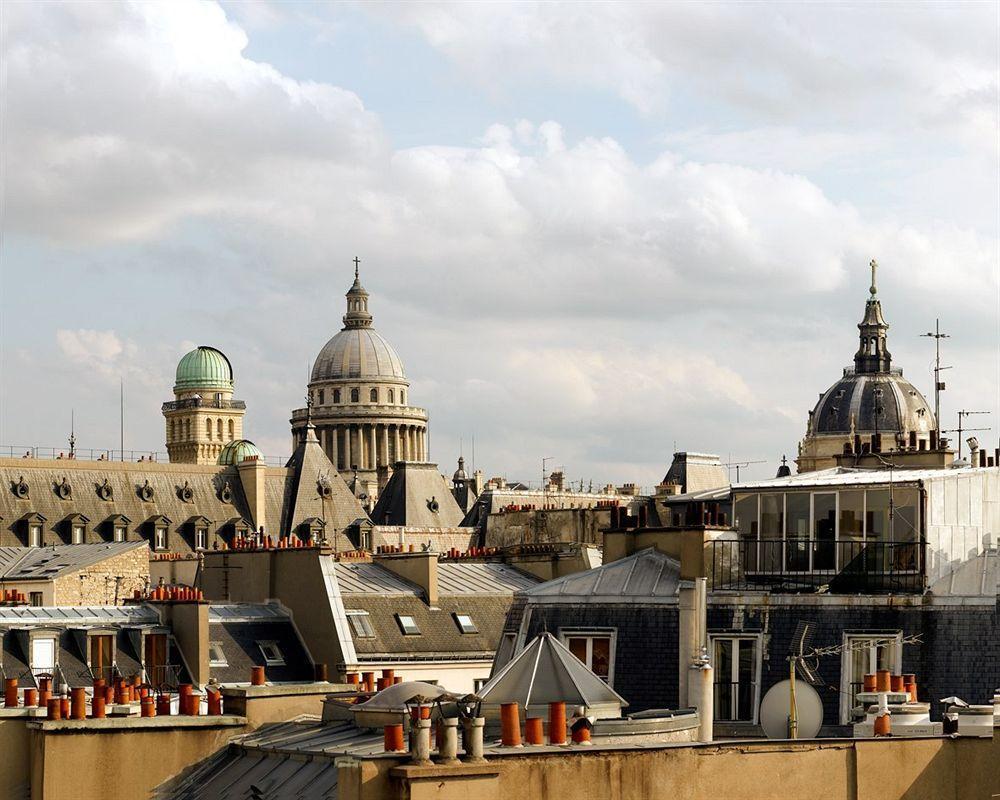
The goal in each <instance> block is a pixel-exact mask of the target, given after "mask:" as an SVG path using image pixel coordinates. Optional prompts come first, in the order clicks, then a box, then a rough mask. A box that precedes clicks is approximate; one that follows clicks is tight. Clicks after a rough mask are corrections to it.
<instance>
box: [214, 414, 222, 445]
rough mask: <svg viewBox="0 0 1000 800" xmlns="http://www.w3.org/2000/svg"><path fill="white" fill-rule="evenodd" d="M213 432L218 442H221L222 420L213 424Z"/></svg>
mask: <svg viewBox="0 0 1000 800" xmlns="http://www.w3.org/2000/svg"><path fill="white" fill-rule="evenodd" d="M215 431H216V433H217V434H218V436H217V438H218V440H219V441H220V442H221V441H222V420H221V419H220V420H217V421H216V423H215Z"/></svg>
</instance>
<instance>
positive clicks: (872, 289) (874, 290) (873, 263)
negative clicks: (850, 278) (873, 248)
mask: <svg viewBox="0 0 1000 800" xmlns="http://www.w3.org/2000/svg"><path fill="white" fill-rule="evenodd" d="M869 266H870V267H871V268H872V285H871V286H870V287H868V291H869V292H871V294H872V297H874V296H875V295H876V294H877V293H878V287H877V286H876V284H875V270H877V269H878V262H877V261H876V260H875V259H874V258H873V259H872V260H871V263H870V264H869Z"/></svg>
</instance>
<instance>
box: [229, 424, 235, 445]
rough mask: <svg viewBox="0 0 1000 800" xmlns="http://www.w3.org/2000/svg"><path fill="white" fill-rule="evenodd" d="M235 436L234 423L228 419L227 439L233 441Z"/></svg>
mask: <svg viewBox="0 0 1000 800" xmlns="http://www.w3.org/2000/svg"><path fill="white" fill-rule="evenodd" d="M235 438H236V423H235V422H233V421H232V420H229V441H233V439H235Z"/></svg>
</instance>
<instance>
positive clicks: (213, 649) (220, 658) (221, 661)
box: [208, 642, 229, 667]
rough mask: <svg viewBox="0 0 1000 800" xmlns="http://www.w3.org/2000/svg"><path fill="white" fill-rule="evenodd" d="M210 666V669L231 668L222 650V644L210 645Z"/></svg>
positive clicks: (212, 643)
mask: <svg viewBox="0 0 1000 800" xmlns="http://www.w3.org/2000/svg"><path fill="white" fill-rule="evenodd" d="M208 666H210V667H228V666H229V661H228V659H227V658H226V653H225V651H224V650H223V649H222V642H209V643H208Z"/></svg>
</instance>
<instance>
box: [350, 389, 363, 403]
mask: <svg viewBox="0 0 1000 800" xmlns="http://www.w3.org/2000/svg"><path fill="white" fill-rule="evenodd" d="M351 402H352V403H360V402H361V390H360V389H351Z"/></svg>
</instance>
